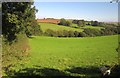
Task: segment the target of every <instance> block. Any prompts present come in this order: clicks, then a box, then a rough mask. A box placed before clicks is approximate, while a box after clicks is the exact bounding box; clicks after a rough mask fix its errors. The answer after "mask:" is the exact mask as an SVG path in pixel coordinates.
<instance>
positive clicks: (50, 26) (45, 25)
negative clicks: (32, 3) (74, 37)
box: [39, 23, 83, 32]
mask: <svg viewBox="0 0 120 78" xmlns="http://www.w3.org/2000/svg"><path fill="white" fill-rule="evenodd" d="M39 25H40V26H41V29H42V30H43V32H45V31H46V30H47V29H51V30H55V31H58V30H59V31H60V30H72V31H79V32H82V31H83V29H76V28H71V27H67V26H62V25H57V24H50V23H39Z"/></svg>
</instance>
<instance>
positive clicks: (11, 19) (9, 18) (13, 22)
mask: <svg viewBox="0 0 120 78" xmlns="http://www.w3.org/2000/svg"><path fill="white" fill-rule="evenodd" d="M32 5H33V2H3V3H2V12H3V15H2V26H3V27H2V28H3V31H2V34H3V36H4V37H5V38H6V40H7V41H9V42H12V41H14V40H15V39H16V38H17V34H20V33H22V34H26V35H27V36H28V37H29V36H31V35H32V34H33V32H32V31H35V30H37V31H38V30H40V29H39V27H38V25H37V22H36V21H34V20H35V13H36V12H37V10H36V9H35V7H31V6H32ZM21 7H22V8H21ZM36 27H37V28H38V29H37V28H36Z"/></svg>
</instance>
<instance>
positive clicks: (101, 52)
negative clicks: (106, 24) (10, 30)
mask: <svg viewBox="0 0 120 78" xmlns="http://www.w3.org/2000/svg"><path fill="white" fill-rule="evenodd" d="M29 42H30V46H31V51H30V55H29V57H28V58H27V59H26V60H24V61H22V62H19V63H17V64H16V67H13V68H12V69H15V70H16V71H18V70H19V69H23V70H24V68H28V69H29V70H26V72H27V74H28V73H29V72H30V70H32V72H33V71H36V73H34V74H37V73H39V75H40V76H43V75H41V74H40V72H37V70H39V71H41V72H43V71H46V72H45V73H47V74H46V76H49V75H50V76H59V75H63V76H66V74H69V75H72V76H85V75H87V74H86V73H82V74H81V73H77V74H76V73H70V72H71V71H74V72H80V71H86V70H89V71H94V73H95V71H96V70H98V68H95V69H94V67H99V66H102V65H109V66H111V65H114V64H116V63H117V52H116V48H117V45H118V43H117V42H118V36H117V35H114V36H103V37H91V38H90V37H85V38H55V37H46V36H33V37H32V38H30V39H29ZM21 65H22V66H21ZM86 66H87V67H88V68H89V67H90V66H94V67H92V68H93V69H92V68H91V69H88V68H86V69H84V67H86ZM21 67H22V68H21ZM73 67H74V68H75V69H73V70H72V68H73ZM35 68H36V69H35ZM76 68H80V69H83V70H80V69H78V70H76ZM44 69H45V70H44ZM65 70H66V71H65ZM67 70H68V71H67ZM24 71H25V70H24ZM58 71H63V72H64V73H66V74H63V73H62V74H61V73H58ZM56 72H57V73H56ZM54 73H55V74H54ZM21 75H24V74H21ZM89 75H90V76H96V75H98V77H99V76H100V72H98V71H97V73H95V74H94V75H92V74H91V73H89Z"/></svg>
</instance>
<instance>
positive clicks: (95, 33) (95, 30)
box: [83, 28, 102, 37]
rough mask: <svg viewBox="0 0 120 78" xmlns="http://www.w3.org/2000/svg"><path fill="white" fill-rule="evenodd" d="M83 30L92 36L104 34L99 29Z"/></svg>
mask: <svg viewBox="0 0 120 78" xmlns="http://www.w3.org/2000/svg"><path fill="white" fill-rule="evenodd" d="M83 32H84V33H86V34H87V36H90V37H94V36H101V35H102V33H101V31H100V30H97V29H90V28H86V29H84V31H83Z"/></svg>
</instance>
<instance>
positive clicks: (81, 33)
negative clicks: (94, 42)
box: [79, 32, 87, 37]
mask: <svg viewBox="0 0 120 78" xmlns="http://www.w3.org/2000/svg"><path fill="white" fill-rule="evenodd" d="M79 37H87V34H86V33H85V32H80V33H79Z"/></svg>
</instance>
